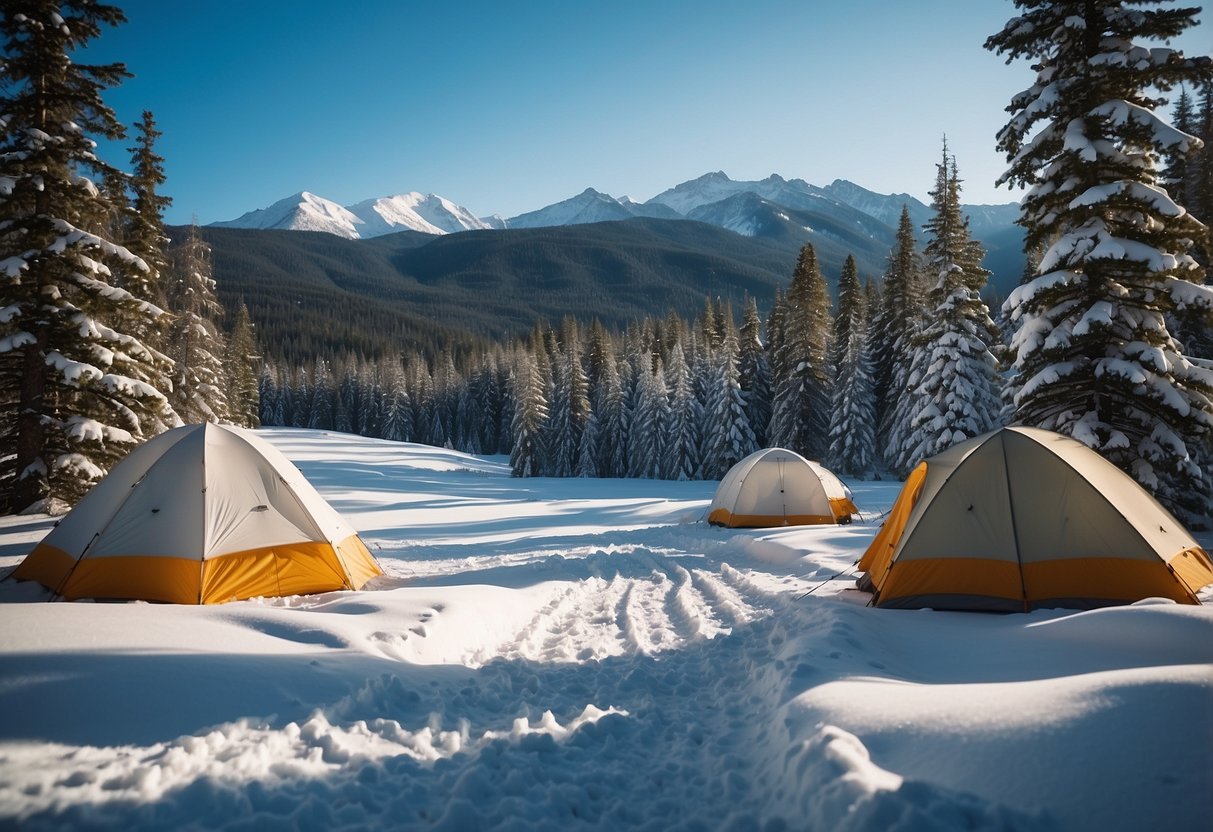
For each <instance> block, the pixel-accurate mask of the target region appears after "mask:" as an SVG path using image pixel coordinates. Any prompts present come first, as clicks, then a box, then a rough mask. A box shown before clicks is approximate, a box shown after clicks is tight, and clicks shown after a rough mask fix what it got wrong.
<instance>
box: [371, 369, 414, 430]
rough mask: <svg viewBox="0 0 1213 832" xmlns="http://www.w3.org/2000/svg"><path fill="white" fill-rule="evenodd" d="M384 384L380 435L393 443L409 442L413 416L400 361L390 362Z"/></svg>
mask: <svg viewBox="0 0 1213 832" xmlns="http://www.w3.org/2000/svg"><path fill="white" fill-rule="evenodd" d="M384 384H385V389H384V397H383V398H384V411H383V419H382V423H381V425H380V429H379V431H380V435H381V436H382V437H383V438H384V439H389V440H391V441H393V442H410V441H412V436H413V430H412V427H413V414H412V408H411V406H410V402H409V393H408V389H407V384H406V382H405V374H404V366H403V364H402V363H401V361H400V360H395V361H391V362H390V366H389V367H388V370H387V373H386V375H385V377H384Z"/></svg>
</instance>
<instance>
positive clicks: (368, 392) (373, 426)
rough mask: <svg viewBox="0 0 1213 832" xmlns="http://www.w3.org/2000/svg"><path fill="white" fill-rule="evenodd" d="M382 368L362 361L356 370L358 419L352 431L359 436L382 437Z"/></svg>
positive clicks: (376, 364)
mask: <svg viewBox="0 0 1213 832" xmlns="http://www.w3.org/2000/svg"><path fill="white" fill-rule="evenodd" d="M382 423H383V367H382V365H380V364H379V363H373V362H368V361H364V362H363V363H362V364H361V366H360V368H359V370H358V419H357V423H356V424H355V425H354V430H355V431H356V432H357V433H358V435H359V436H382V433H381V430H382Z"/></svg>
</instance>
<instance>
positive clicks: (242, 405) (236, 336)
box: [223, 301, 261, 428]
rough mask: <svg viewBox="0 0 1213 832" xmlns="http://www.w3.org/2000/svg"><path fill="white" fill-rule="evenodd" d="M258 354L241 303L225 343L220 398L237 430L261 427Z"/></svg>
mask: <svg viewBox="0 0 1213 832" xmlns="http://www.w3.org/2000/svg"><path fill="white" fill-rule="evenodd" d="M259 353H260V350H259V349H258V348H257V341H256V338H255V337H254V335H253V322H252V319H251V318H249V313H248V307H247V306H245V305H244V301H240V305H239V306H237V307H236V318H235V321H233V323H232V331H231V333H230V334H229V335H228V337H227V339H226V345H225V349H224V353H223V369H224V372H225V374H226V382H227V383H226V386H225V390H224V397H225V398H226V399H227V404H228V418H229V419H230V420H231V421H232V422H233V423H234V424H237V425H240V426H241V427H246V428H255V427H260V425H261V419H260V416H259V414H260V413H261V390H260V385H259V383H258V372H257V365H258V363H259V362H260V360H261V356H260V355H259Z"/></svg>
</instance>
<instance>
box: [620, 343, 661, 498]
mask: <svg viewBox="0 0 1213 832" xmlns="http://www.w3.org/2000/svg"><path fill="white" fill-rule="evenodd" d="M653 364H654V368H653V371H652V372H648V371H647V370H643V369H642V370H641V371H640V374H639V375H640V377H639V379H638V380H637V384H636V410H635V412H634V413H633V414H632V431H631V435H630V441H629V443H628V476H631V477H641V478H644V479H660V477H661V474H662V467H661V463H662V450H663V449H664V448H665V443H666V440H667V437H668V436H669V430H670V402H669V389H668V388H667V387H666V382H665V368H664V367H663V366H662V364H661V358H656V359H655V360H654V361H653Z"/></svg>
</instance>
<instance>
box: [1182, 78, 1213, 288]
mask: <svg viewBox="0 0 1213 832" xmlns="http://www.w3.org/2000/svg"><path fill="white" fill-rule="evenodd" d="M1195 126H1196V136H1197V138H1199V139H1200V140H1201V145H1200V146H1199V147H1192V148H1191V150H1190V154H1191V156H1192V161H1191V167H1192V169H1193V170H1192V174H1191V175H1192V184H1191V189H1192V192H1191V194H1189V197H1190V198H1191V199H1192V205H1191V206H1188V207H1189V208H1190V210H1191V213H1192V215H1193V216H1194V217H1196V219H1198V220H1200V221H1201V222H1202V223H1204V224H1205V225H1208V224H1210V223H1213V81H1205V82H1204V83H1203V84H1202V85H1201V88H1200V104H1199V107H1198V110H1197V113H1196V125H1195ZM1211 248H1213V242H1210V241H1209V239H1208V237H1206V238H1205V246H1204V255H1205V259H1204V263H1205V266H1206V268H1207V267H1208V264H1209V263H1210V262H1213V251H1210V249H1211Z"/></svg>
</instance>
